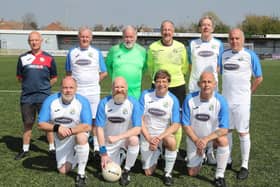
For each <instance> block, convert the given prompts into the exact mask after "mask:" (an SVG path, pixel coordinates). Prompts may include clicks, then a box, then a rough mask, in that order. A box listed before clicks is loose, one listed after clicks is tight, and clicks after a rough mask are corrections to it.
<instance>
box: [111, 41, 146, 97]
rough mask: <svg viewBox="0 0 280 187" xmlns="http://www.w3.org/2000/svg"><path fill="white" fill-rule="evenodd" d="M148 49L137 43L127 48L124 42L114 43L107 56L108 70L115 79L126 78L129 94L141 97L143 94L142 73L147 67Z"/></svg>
mask: <svg viewBox="0 0 280 187" xmlns="http://www.w3.org/2000/svg"><path fill="white" fill-rule="evenodd" d="M146 55H147V54H146V49H145V48H144V47H142V46H141V45H139V44H137V43H135V45H134V46H133V47H132V48H131V49H127V48H126V47H125V46H124V44H123V43H121V44H117V45H114V46H113V47H112V48H111V49H110V50H109V52H108V54H107V57H106V66H107V71H108V73H109V75H110V77H111V78H112V80H114V79H115V78H116V77H119V76H121V77H123V78H125V80H126V82H127V84H128V95H130V96H133V97H135V98H136V99H139V97H140V94H141V83H142V75H143V72H144V71H145V69H146Z"/></svg>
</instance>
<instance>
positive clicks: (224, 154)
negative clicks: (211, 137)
mask: <svg viewBox="0 0 280 187" xmlns="http://www.w3.org/2000/svg"><path fill="white" fill-rule="evenodd" d="M228 157H229V146H225V147H220V146H219V147H218V148H217V154H216V159H217V169H216V174H215V177H216V179H217V178H219V177H221V178H224V173H225V170H226V167H227V161H228Z"/></svg>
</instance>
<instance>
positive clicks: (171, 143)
mask: <svg viewBox="0 0 280 187" xmlns="http://www.w3.org/2000/svg"><path fill="white" fill-rule="evenodd" d="M163 145H164V147H165V148H166V149H168V150H169V151H175V150H176V139H175V138H174V136H169V137H166V138H164V139H163Z"/></svg>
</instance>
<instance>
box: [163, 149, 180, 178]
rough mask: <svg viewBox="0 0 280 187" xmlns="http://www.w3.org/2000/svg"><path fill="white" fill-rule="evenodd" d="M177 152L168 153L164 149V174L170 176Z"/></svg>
mask: <svg viewBox="0 0 280 187" xmlns="http://www.w3.org/2000/svg"><path fill="white" fill-rule="evenodd" d="M176 156H177V152H176V151H169V150H167V149H165V168H164V172H165V173H166V174H169V175H171V173H172V170H173V167H174V165H175V161H176Z"/></svg>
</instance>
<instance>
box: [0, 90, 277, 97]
mask: <svg viewBox="0 0 280 187" xmlns="http://www.w3.org/2000/svg"><path fill="white" fill-rule="evenodd" d="M20 92H21V90H0V93H20ZM55 92H58V91H56V90H55V91H53V93H55ZM110 93H111V92H101V94H103V95H104V94H107V95H109V94H110ZM253 97H280V95H268V94H258V95H253Z"/></svg>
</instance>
